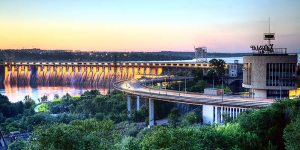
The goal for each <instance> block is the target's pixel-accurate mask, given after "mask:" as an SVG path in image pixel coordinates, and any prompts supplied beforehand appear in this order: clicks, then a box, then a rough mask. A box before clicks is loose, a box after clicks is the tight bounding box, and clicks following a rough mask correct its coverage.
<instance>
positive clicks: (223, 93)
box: [222, 73, 224, 103]
mask: <svg viewBox="0 0 300 150" xmlns="http://www.w3.org/2000/svg"><path fill="white" fill-rule="evenodd" d="M223 94H224V88H223V73H222V103H223Z"/></svg>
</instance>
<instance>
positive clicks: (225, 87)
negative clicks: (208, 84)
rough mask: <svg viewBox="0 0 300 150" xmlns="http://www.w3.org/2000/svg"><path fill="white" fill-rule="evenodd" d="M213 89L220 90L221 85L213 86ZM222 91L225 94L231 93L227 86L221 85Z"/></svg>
mask: <svg viewBox="0 0 300 150" xmlns="http://www.w3.org/2000/svg"><path fill="white" fill-rule="evenodd" d="M215 88H218V89H222V85H221V84H218V85H216V86H215ZM223 89H224V92H225V93H232V91H231V89H230V88H229V87H228V86H227V85H223Z"/></svg>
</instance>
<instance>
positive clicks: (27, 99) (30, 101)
mask: <svg viewBox="0 0 300 150" xmlns="http://www.w3.org/2000/svg"><path fill="white" fill-rule="evenodd" d="M23 101H24V108H25V109H30V108H31V107H33V106H34V105H35V101H34V100H33V99H32V98H31V97H30V96H29V95H26V96H25V97H24V100H23Z"/></svg>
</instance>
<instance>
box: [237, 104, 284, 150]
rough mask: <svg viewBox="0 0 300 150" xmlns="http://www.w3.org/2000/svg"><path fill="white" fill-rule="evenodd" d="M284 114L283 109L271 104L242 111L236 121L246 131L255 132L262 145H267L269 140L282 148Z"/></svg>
mask: <svg viewBox="0 0 300 150" xmlns="http://www.w3.org/2000/svg"><path fill="white" fill-rule="evenodd" d="M275 105H276V104H275ZM284 116H285V113H284V110H281V109H278V108H276V107H275V106H272V107H266V108H261V109H259V110H257V111H246V112H243V113H241V114H240V115H239V117H238V118H237V119H238V120H237V121H238V123H239V124H240V125H241V127H242V128H243V129H244V130H245V131H246V132H251V133H254V134H257V135H258V137H259V138H260V139H261V141H262V143H264V145H263V146H264V147H267V144H268V142H269V141H271V143H272V144H273V145H277V146H278V148H279V149H282V148H284V144H283V138H282V135H283V129H284V127H285V119H284V118H285V117H284Z"/></svg>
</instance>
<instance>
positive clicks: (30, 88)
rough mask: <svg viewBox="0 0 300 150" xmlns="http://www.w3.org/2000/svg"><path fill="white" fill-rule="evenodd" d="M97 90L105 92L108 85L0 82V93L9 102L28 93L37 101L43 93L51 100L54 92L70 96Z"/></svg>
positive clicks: (22, 97) (19, 98)
mask: <svg viewBox="0 0 300 150" xmlns="http://www.w3.org/2000/svg"><path fill="white" fill-rule="evenodd" d="M95 89H97V90H99V92H100V93H101V94H103V95H104V94H106V93H107V91H108V90H109V86H108V85H107V86H91V85H84V86H83V85H82V86H79V85H69V86H48V85H10V84H4V85H1V84H0V93H1V94H2V95H6V96H7V97H8V98H9V101H11V102H17V101H20V100H23V99H24V97H25V96H26V95H29V96H30V97H31V98H32V99H33V100H35V101H36V102H38V98H40V97H42V96H43V95H47V96H48V100H53V97H54V95H55V94H58V95H59V97H62V96H63V95H66V93H69V94H70V95H71V96H79V95H81V94H83V93H84V92H85V91H87V90H95Z"/></svg>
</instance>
